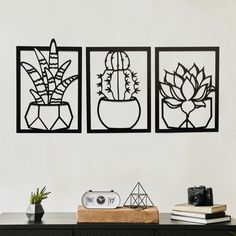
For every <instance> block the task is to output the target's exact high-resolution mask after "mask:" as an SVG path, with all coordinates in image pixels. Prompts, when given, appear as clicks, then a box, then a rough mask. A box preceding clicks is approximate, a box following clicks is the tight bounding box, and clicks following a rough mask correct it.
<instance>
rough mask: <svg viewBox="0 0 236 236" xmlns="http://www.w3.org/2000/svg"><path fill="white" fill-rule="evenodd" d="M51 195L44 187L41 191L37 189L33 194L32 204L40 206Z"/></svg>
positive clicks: (31, 197)
mask: <svg viewBox="0 0 236 236" xmlns="http://www.w3.org/2000/svg"><path fill="white" fill-rule="evenodd" d="M50 193H51V192H47V191H46V187H43V188H42V189H41V190H39V188H37V190H36V192H35V193H34V192H31V196H30V204H40V203H41V202H42V201H43V200H44V199H47V198H48V195H49V194H50Z"/></svg>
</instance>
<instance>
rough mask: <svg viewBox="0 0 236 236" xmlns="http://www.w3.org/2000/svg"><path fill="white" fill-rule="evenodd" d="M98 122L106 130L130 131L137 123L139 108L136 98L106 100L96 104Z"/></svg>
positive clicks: (103, 99)
mask: <svg viewBox="0 0 236 236" xmlns="http://www.w3.org/2000/svg"><path fill="white" fill-rule="evenodd" d="M97 113H98V117H99V120H100V121H101V123H102V124H103V125H104V126H105V127H106V128H107V129H132V128H133V127H134V126H135V125H136V124H137V123H138V121H139V118H140V115H141V107H140V104H139V101H138V100H137V98H135V97H133V98H131V99H130V100H108V99H107V98H101V99H100V100H99V102H98V107H97Z"/></svg>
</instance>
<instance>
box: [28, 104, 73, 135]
mask: <svg viewBox="0 0 236 236" xmlns="http://www.w3.org/2000/svg"><path fill="white" fill-rule="evenodd" d="M25 120H26V123H27V126H28V128H30V129H37V130H48V131H50V130H62V129H68V128H69V127H70V125H71V122H72V120H73V114H72V111H71V108H70V104H69V103H68V102H62V103H61V104H48V105H45V104H36V102H31V103H30V104H29V106H28V109H27V111H26V114H25Z"/></svg>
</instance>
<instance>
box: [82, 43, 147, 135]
mask: <svg viewBox="0 0 236 236" xmlns="http://www.w3.org/2000/svg"><path fill="white" fill-rule="evenodd" d="M86 57H87V120H88V121H87V122H88V123H87V131H88V132H89V133H101V132H108V133H109V132H113V133H123V132H126V133H128V132H150V131H151V121H150V119H151V117H150V106H151V101H150V100H151V93H150V90H151V88H150V80H151V78H150V58H151V54H150V48H148V47H135V48H133V47H102V48H101V47H96V48H87V55H86Z"/></svg>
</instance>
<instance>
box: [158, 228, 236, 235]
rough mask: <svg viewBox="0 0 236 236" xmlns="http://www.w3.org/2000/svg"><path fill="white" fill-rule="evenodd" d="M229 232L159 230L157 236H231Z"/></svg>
mask: <svg viewBox="0 0 236 236" xmlns="http://www.w3.org/2000/svg"><path fill="white" fill-rule="evenodd" d="M233 235H236V234H234V233H233V232H230V231H224V230H207V229H205V230H160V231H158V236H233Z"/></svg>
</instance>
